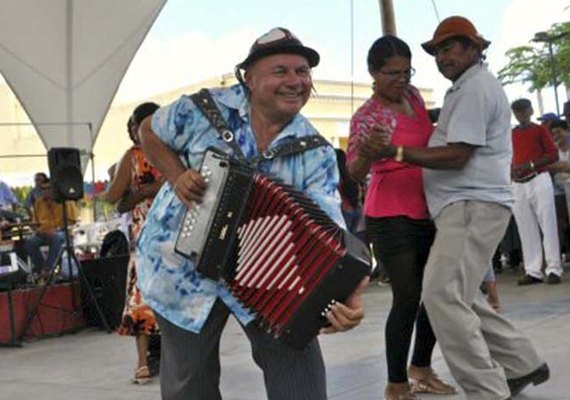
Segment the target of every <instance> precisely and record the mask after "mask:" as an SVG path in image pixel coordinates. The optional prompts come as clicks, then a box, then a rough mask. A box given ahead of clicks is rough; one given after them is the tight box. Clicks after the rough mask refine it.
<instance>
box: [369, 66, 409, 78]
mask: <svg viewBox="0 0 570 400" xmlns="http://www.w3.org/2000/svg"><path fill="white" fill-rule="evenodd" d="M378 72H380V73H381V74H382V75H386V76H387V77H388V78H390V79H393V80H396V79H398V78H399V77H401V76H403V77H404V78H406V79H407V80H410V78H411V77H412V76H414V74H415V73H416V70H415V69H414V67H410V68H409V69H407V70H405V71H382V70H378Z"/></svg>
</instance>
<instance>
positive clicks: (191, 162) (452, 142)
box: [0, 16, 570, 400]
mask: <svg viewBox="0 0 570 400" xmlns="http://www.w3.org/2000/svg"><path fill="white" fill-rule="evenodd" d="M489 45H490V42H489V41H487V40H486V39H485V38H484V37H483V35H481V34H480V33H479V32H478V31H477V29H476V28H475V26H474V25H473V24H472V23H471V22H470V21H469V20H467V19H466V18H463V17H459V16H454V17H450V18H447V19H445V20H443V21H442V22H441V23H440V24H439V25H438V26H437V28H436V29H435V31H434V34H433V37H432V38H431V39H430V40H428V41H426V42H425V43H423V45H422V47H423V50H425V51H426V52H427V53H428V54H430V55H432V56H433V57H434V60H435V63H436V65H437V67H438V70H439V72H440V73H441V75H442V76H443V77H445V78H446V79H447V80H449V81H450V85H451V86H450V88H449V89H448V90H447V92H446V94H445V98H444V101H443V106H442V108H441V110H440V111H439V112H437V113H436V112H431V110H427V109H426V105H425V102H424V99H423V98H422V96H421V94H420V91H419V90H418V89H417V88H416V87H415V86H413V85H412V84H411V78H412V76H413V74H414V72H415V71H414V68H413V66H412V52H411V49H410V48H409V46H408V45H407V44H406V42H405V41H404V40H402V39H401V38H398V37H396V36H392V35H385V36H382V37H380V38H378V39H377V40H376V41H374V43H373V44H372V45H371V47H370V49H369V52H368V55H367V65H368V71H369V73H370V76H371V78H372V81H373V85H372V93H371V96H370V98H369V99H368V100H367V101H365V102H364V104H363V105H362V106H360V107H359V109H358V110H357V111H356V113H355V114H354V115H353V117H352V119H351V123H350V136H349V141H348V148H347V150H346V152H345V151H343V150H341V149H336V151H335V150H334V149H333V148H332V147H331V146H330V145H322V146H317V147H312V148H309V149H305V150H302V151H298V152H291V153H288V154H287V155H285V156H282V157H280V156H275V157H259V156H260V155H262V154H267V152H268V151H269V150H273V151H274V150H276V149H277V148H279V147H280V146H283V145H289V146H290V147H292V144H293V143H298V142H299V141H303V140H304V139H306V138H308V137H312V136H315V135H318V133H317V131H316V130H315V128H314V127H313V126H312V125H311V123H310V122H309V121H308V120H307V119H306V118H305V117H304V116H302V115H301V113H300V112H301V110H302V108H303V107H304V106H305V104H306V103H307V101H308V100H309V97H310V94H311V90H312V77H311V69H312V68H314V67H316V66H317V65H318V64H319V61H320V56H319V54H318V52H317V51H315V50H314V49H312V48H310V47H307V46H305V45H304V44H303V43H302V42H301V41H300V40H299V39H298V38H297V37H296V36H295V35H294V34H293V33H291V32H290V31H289V30H287V29H285V28H274V29H272V30H271V31H269V32H268V33H266V34H264V35H263V36H261V37H260V38H258V39H257V40H256V41H255V42H254V43H253V45H252V46H251V48H250V51H249V54H248V56H247V57H246V58H245V59H244V60H243V61H242V62H240V63H239V64H238V65H237V67H236V77H237V79H238V84H236V85H234V86H231V87H229V88H222V89H220V88H212V89H209V94H210V96H211V97H212V100H213V102H214V103H215V105H216V106H217V108H218V109H219V112H220V115H218V118H221V119H222V120H224V121H225V123H226V124H227V127H228V129H229V131H230V133H231V136H228V135H226V134H225V133H222V134H221V135H220V134H219V132H218V126H216V123H215V119H211V118H208V116H207V115H205V114H204V113H203V111H202V109H201V108H200V107H199V105H198V104H196V103H195V102H194V100H193V99H192V98H191V97H190V96H182V97H181V98H180V99H178V100H177V101H175V102H174V103H172V104H170V105H167V106H164V107H159V106H158V105H157V104H154V103H144V104H141V105H140V106H138V107H137V108H136V109H135V110H134V111H133V114H132V116H131V117H130V118H129V121H128V124H127V130H128V134H129V137H130V138H131V140H132V141H133V146H132V147H131V148H130V149H128V150H127V152H126V153H125V155H124V156H123V158H122V159H121V160H120V162H118V164H117V165H116V166H115V167H114V168H113V169H112V170H111V173H112V175H113V176H112V182H111V185H110V187H109V188H108V190H107V192H106V193H105V199H106V200H107V201H109V202H110V203H113V204H115V205H116V207H117V210H118V211H119V212H121V213H124V214H125V215H127V214H128V215H130V216H131V222H130V224H131V227H132V228H131V233H130V237H129V239H130V242H131V244H132V248H131V258H130V263H129V272H128V284H127V288H126V293H127V296H126V297H127V300H126V303H125V310H124V315H123V320H122V323H121V326H120V327H119V333H121V334H123V335H130V336H134V337H135V338H136V339H135V343H136V348H137V358H138V359H137V365H136V368H135V372H134V376H133V382H135V383H140V384H142V383H146V382H148V381H149V380H150V378H151V377H152V376H154V375H156V374H158V371H155V370H154V369H153V368H149V364H150V363H151V360H149V351H150V350H149V343H150V341H151V338H152V337H158V338H159V340H160V346H159V347H160V359H161V361H160V386H161V395H162V398H163V399H166V400H178V399H200V400H216V399H221V393H220V390H219V383H220V355H219V345H220V337H221V335H222V332H223V330H224V327H225V325H226V323H227V320H228V317H229V315H230V314H233V315H234V316H235V317H236V318H237V320H238V321H239V322H240V324H241V326H242V327H243V330H244V332H245V334H246V336H247V338H248V340H249V341H250V342H251V346H252V355H253V359H254V361H255V363H256V364H257V365H258V366H259V368H261V370H262V371H263V376H264V382H265V386H266V390H267V396H268V398H269V399H271V400H279V399H283V400H285V399H295V400H302V399H307V400H309V399H310V400H319V399H323V400H324V399H326V398H327V390H326V374H325V366H324V361H323V357H322V354H321V350H320V347H319V342H318V339H317V338H315V339H313V340H312V341H311V342H310V343H309V344H308V346H307V347H306V348H305V349H302V350H297V349H293V348H291V347H288V346H287V345H285V344H284V343H282V342H281V341H279V340H276V339H275V338H274V337H273V336H272V335H271V334H269V333H268V332H267V331H265V330H264V329H262V328H260V327H259V326H258V325H257V324H255V323H254V322H253V319H254V316H253V315H252V313H251V312H250V310H248V309H245V308H244V307H243V306H242V305H241V304H240V303H239V302H238V301H237V300H236V298H235V297H234V296H233V295H232V293H231V292H230V291H229V290H228V288H227V286H225V285H224V284H223V283H222V282H217V281H213V280H210V279H207V278H205V277H204V276H202V275H201V274H200V273H199V272H197V270H196V265H195V263H194V262H193V261H192V260H191V259H188V258H185V257H183V256H181V255H179V254H177V253H176V252H175V251H174V243H175V242H176V237H177V234H178V229H179V226H180V224H181V221H182V218H183V216H184V212H185V210H186V209H187V208H192V207H194V206H195V205H199V204H200V203H201V202H202V200H203V198H204V194H205V192H206V190H207V186H208V183H207V178H206V177H205V176H203V175H202V174H200V172H199V169H200V164H201V161H202V159H203V157H204V154H205V152H206V150H207V149H209V148H215V149H217V150H218V151H220V152H224V153H226V154H229V155H230V156H232V157H234V158H237V159H241V160H254V159H255V160H256V163H255V165H254V167H255V168H256V169H257V171H259V172H260V173H262V174H265V175H267V176H270V177H272V178H276V179H278V180H279V181H280V182H282V183H284V184H287V185H290V186H292V187H294V188H296V189H297V190H300V191H302V192H304V193H305V194H307V195H308V196H309V197H310V198H311V199H312V200H313V201H314V202H315V203H316V204H317V205H318V206H319V207H320V208H321V209H322V211H324V212H325V213H326V214H327V215H328V216H329V217H330V218H331V219H332V220H333V221H335V222H336V223H337V224H338V225H339V226H341V227H345V228H346V229H348V230H349V231H351V232H353V233H354V234H355V235H356V236H357V237H359V238H360V239H361V240H362V241H364V242H366V243H367V244H368V245H369V246H370V247H371V249H372V251H373V256H374V258H375V259H376V261H377V263H378V264H379V265H382V268H383V269H384V270H385V273H386V274H387V276H388V278H389V282H390V288H391V291H392V304H391V308H390V312H389V315H388V318H387V320H386V323H385V349H386V364H387V371H388V374H387V383H386V386H385V390H384V398H385V399H387V400H414V399H418V397H417V394H418V393H431V394H439V395H447V394H453V393H456V392H457V388H456V387H454V386H453V385H452V384H450V383H447V382H444V381H443V380H442V379H441V378H440V377H439V376H438V374H437V373H436V371H435V370H434V369H433V368H432V367H431V356H432V352H433V349H434V347H435V345H436V343H437V344H439V346H440V348H441V350H442V354H443V356H444V359H445V361H446V363H447V366H448V367H449V369H450V371H451V373H452V375H453V377H454V379H455V382H456V383H457V385H458V386H459V387H460V388H461V389H462V390H463V392H464V393H465V395H466V398H467V399H468V400H482V399H485V400H506V399H511V398H512V397H513V396H516V395H517V394H518V393H520V392H521V391H522V390H523V389H524V388H525V387H526V386H528V385H529V384H535V385H537V384H540V383H542V382H544V381H546V380H547V379H548V378H549V369H548V366H547V364H546V363H545V362H544V360H542V358H541V357H540V356H539V355H538V354H537V352H536V351H535V349H534V346H533V345H532V343H531V342H530V341H529V340H528V338H527V337H526V336H525V335H524V334H523V333H522V332H521V331H520V330H519V329H517V328H516V327H514V326H513V325H512V324H511V323H509V322H508V320H507V319H506V318H505V317H504V316H503V315H501V314H500V312H499V311H500V305H499V299H498V292H497V285H496V281H495V276H494V269H496V268H497V267H496V266H495V268H494V267H493V260H495V261H496V260H497V259H498V258H497V257H498V255H500V254H501V252H502V250H501V242H502V240H503V238H504V236H505V231H506V230H507V227H508V226H509V222H510V221H511V219H512V218H511V216H514V221H515V222H516V227H518V233H519V235H520V241H521V247H522V261H523V265H524V271H525V274H524V276H523V277H522V278H521V279H520V280H519V282H518V283H519V285H532V284H536V283H541V282H546V283H548V284H558V283H560V282H561V279H562V273H563V268H562V259H561V252H562V250H570V245H569V244H570V237H569V235H568V227H569V225H570V224H569V221H568V208H567V201H566V194H565V192H566V190H570V158H569V157H570V155H569V150H568V121H569V118H570V103H569V102H567V103H566V104H565V106H564V114H565V119H561V118H560V117H559V116H557V115H548V114H546V115H544V116H542V117H541V118H540V120H541V121H542V124H541V125H539V124H535V123H533V122H531V117H532V115H533V110H532V105H531V102H530V101H529V100H528V99H516V100H514V101H512V102H509V100H508V99H507V96H506V94H505V92H504V90H503V88H502V87H501V85H500V83H499V81H498V80H497V79H496V78H495V77H494V76H493V74H492V73H490V72H489V71H488V69H487V66H486V64H485V63H484V60H485V50H486V49H487V48H488V47H489ZM512 116H514V117H515V118H516V120H517V121H518V125H517V126H516V127H515V128H514V129H512V128H511V118H512ZM226 132H227V131H226ZM35 181H36V187H35V188H34V190H33V191H32V192H31V193H30V196H29V198H28V199H27V200H26V202H25V205H26V208H28V209H30V212H31V213H32V215H33V218H34V220H35V221H37V222H38V224H39V226H38V229H37V231H36V233H35V234H34V235H33V236H32V237H30V238H29V239H28V240H27V242H26V243H27V245H26V246H27V250H28V253H29V254H30V257H31V259H32V262H33V264H34V265H35V268H36V269H37V271H38V272H41V271H49V270H51V269H52V268H53V267H54V265H53V264H54V260H55V257H57V252H56V249H61V246H62V245H63V244H62V237H61V229H62V224H61V211H62V210H63V204H59V205H57V204H56V205H54V203H53V202H51V201H50V196H49V189H50V184H49V178H48V177H47V176H46V175H45V174H36V176H35ZM4 192H5V188H3V186H1V185H0V194H2V193H4ZM2 196H3V197H2V198H5V199H7V200H6V201H7V202H10V201H12V200H11V198H10V196H6V195H2ZM67 206H69V207H70V208H69V209H68V210H67V215H68V217H69V218H70V220H71V221H74V220H75V215H76V213H75V211H74V210H73V204H72V203H71V204H66V207H67ZM0 223H2V225H0V226H5V225H6V224H5V222H3V221H2V220H0ZM511 224H512V221H511ZM204 234H206V233H205V232H204ZM44 244H49V247H50V251H49V254H48V257H47V259H43V256H42V254H41V253H40V252H39V247H40V246H41V245H44ZM52 247H53V249H54V250H53V252H52ZM561 249H562V250H561ZM368 280H369V279H368V277H367V278H365V279H364V280H363V281H362V282H361V283H360V285H358V287H357V288H356V289H355V290H354V292H353V293H352V294H351V295H350V296H349V297H348V298H347V299H346V300H345V301H344V302H343V303H336V304H335V305H333V306H332V307H331V309H330V310H329V311H328V312H327V313H326V319H327V320H328V326H327V327H325V328H323V330H322V333H323V334H330V333H335V332H341V331H347V330H350V329H353V328H354V327H356V326H357V325H359V323H360V321H361V320H362V318H364V306H363V301H362V293H363V290H364V288H365V287H366V285H367V284H368ZM481 288H483V289H484V290H485V291H486V292H487V294H488V299H487V300H486V299H485V298H484V297H483V296H482V294H481ZM414 331H415V339H414V341H413V349H412V355H411V359H410V357H409V353H410V349H411V347H412V338H413V337H414V336H413V333H414ZM154 357H155V358H156V355H154Z"/></svg>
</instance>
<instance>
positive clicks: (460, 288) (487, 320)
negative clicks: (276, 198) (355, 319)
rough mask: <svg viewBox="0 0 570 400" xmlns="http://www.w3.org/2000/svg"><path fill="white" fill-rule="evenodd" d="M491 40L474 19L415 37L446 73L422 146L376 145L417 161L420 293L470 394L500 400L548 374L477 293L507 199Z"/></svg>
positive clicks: (501, 98) (384, 139) (506, 114)
mask: <svg viewBox="0 0 570 400" xmlns="http://www.w3.org/2000/svg"><path fill="white" fill-rule="evenodd" d="M489 44H490V42H489V41H487V40H485V39H484V38H483V37H482V36H481V35H480V34H479V33H478V32H477V30H476V29H475V27H474V26H473V24H472V23H471V21H469V20H468V19H466V18H464V17H459V16H454V17H449V18H447V19H445V20H443V21H442V22H441V23H440V24H439V26H438V27H437V29H436V30H435V33H434V35H433V38H432V39H431V40H430V41H428V42H426V43H424V44H422V46H423V48H424V49H425V50H426V51H427V52H428V53H429V54H431V55H433V56H434V57H435V61H436V64H437V67H438V69H439V71H440V72H441V74H442V75H443V76H444V77H445V78H447V79H449V80H450V81H452V83H453V85H452V86H451V87H450V88H449V89H448V90H447V92H446V94H445V100H444V103H443V107H442V109H441V113H440V116H439V120H438V124H437V127H436V129H435V131H434V133H433V135H432V136H431V139H430V141H429V146H428V147H427V148H417V147H409V146H405V147H404V146H395V145H393V144H391V143H390V138H389V135H388V134H387V133H386V132H385V133H384V134H381V135H379V138H378V141H377V146H378V148H379V149H378V150H379V151H381V152H382V153H383V155H384V156H385V157H394V158H395V159H396V160H398V161H400V162H402V161H403V162H406V163H410V164H414V165H419V166H421V167H424V168H425V169H424V184H425V191H426V198H427V202H428V207H429V210H430V214H431V216H432V217H433V219H434V222H435V225H436V235H435V240H434V243H433V245H432V247H431V251H430V255H429V258H428V261H427V265H426V267H425V272H424V280H423V292H422V300H423V302H424V305H425V307H426V310H427V313H428V317H429V320H430V322H431V325H432V328H433V330H434V332H435V335H436V337H437V341H438V343H439V344H440V347H441V349H442V353H443V356H444V358H445V360H446V362H447V365H448V366H449V368H450V370H451V373H452V374H453V376H454V378H455V380H456V381H457V383H458V384H459V385H460V386H461V387H462V388H463V390H464V391H465V396H466V398H467V399H468V400H505V399H510V398H511V396H516V395H517V394H518V393H520V392H521V391H522V390H523V389H524V388H525V387H526V386H528V385H529V384H534V385H537V384H540V383H542V382H544V381H546V380H547V379H548V378H549V370H548V366H547V365H546V364H545V363H544V362H543V361H542V360H541V359H540V357H539V356H538V354H537V353H536V351H535V350H534V347H533V346H532V344H531V342H530V341H529V340H528V339H527V338H526V336H524V335H523V334H522V333H521V332H520V331H519V330H518V329H516V328H515V327H514V326H513V325H511V324H510V323H509V322H508V321H507V320H506V319H505V318H504V317H503V316H502V315H501V314H498V313H496V312H495V311H494V310H493V309H492V308H491V306H490V305H489V304H488V303H487V301H486V300H485V299H484V298H483V296H481V293H480V292H479V285H480V284H481V281H482V280H483V277H484V275H485V273H486V272H487V270H488V269H489V268H490V265H491V258H492V256H493V253H494V252H495V250H496V248H497V246H498V244H499V242H500V241H501V239H502V237H503V235H504V232H505V229H506V227H507V224H508V222H509V218H510V216H511V209H512V207H513V203H514V198H513V192H512V187H511V176H510V165H511V157H512V144H511V138H510V119H511V113H510V109H509V102H508V100H507V97H506V95H505V92H504V90H503V88H502V87H501V84H500V83H499V81H498V80H497V79H496V78H495V77H494V76H493V75H492V74H491V73H490V72H489V71H488V70H487V68H486V67H485V65H484V64H483V63H482V60H483V50H485V49H486V48H487V47H488V46H489Z"/></svg>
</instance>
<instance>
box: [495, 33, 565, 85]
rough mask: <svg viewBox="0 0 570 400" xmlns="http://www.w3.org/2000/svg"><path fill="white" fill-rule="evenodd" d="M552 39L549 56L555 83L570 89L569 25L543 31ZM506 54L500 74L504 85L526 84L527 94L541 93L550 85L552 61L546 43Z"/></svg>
mask: <svg viewBox="0 0 570 400" xmlns="http://www.w3.org/2000/svg"><path fill="white" fill-rule="evenodd" d="M546 33H547V35H548V37H550V38H552V53H553V58H554V61H555V66H556V78H557V83H561V84H563V85H565V87H566V92H568V89H569V88H570V40H569V38H570V22H563V23H559V24H554V25H552V26H551V27H550V29H549V30H548V31H547V32H546ZM505 55H506V56H507V58H508V63H507V65H505V66H504V67H503V68H502V69H501V70H500V71H499V72H498V78H499V80H500V81H501V83H502V84H503V85H508V84H512V83H515V82H517V83H518V82H522V83H529V84H530V88H529V89H530V91H531V92H533V91H535V90H537V91H538V92H540V91H541V90H542V89H544V88H545V87H549V86H553V85H554V81H553V76H552V64H551V62H552V59H551V57H550V53H549V47H548V43H543V42H540V43H538V42H535V44H534V45H532V46H531V45H528V46H520V47H514V48H512V49H509V50H508V51H507V52H506V53H505Z"/></svg>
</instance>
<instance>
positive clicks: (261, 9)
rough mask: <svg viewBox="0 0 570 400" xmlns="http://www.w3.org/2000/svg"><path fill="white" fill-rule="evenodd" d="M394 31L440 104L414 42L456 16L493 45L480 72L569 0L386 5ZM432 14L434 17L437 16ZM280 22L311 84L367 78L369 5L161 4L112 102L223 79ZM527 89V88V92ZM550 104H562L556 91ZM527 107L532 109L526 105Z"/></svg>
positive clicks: (511, 90)
mask: <svg viewBox="0 0 570 400" xmlns="http://www.w3.org/2000/svg"><path fill="white" fill-rule="evenodd" d="M393 4H394V11H395V17H396V30H397V34H398V36H399V37H400V38H402V39H403V40H405V41H406V42H407V43H408V44H409V45H410V48H411V49H412V54H413V59H412V63H413V65H414V67H415V68H416V70H417V73H416V75H415V76H414V78H413V80H412V83H413V84H415V85H416V86H419V87H425V88H433V89H435V93H434V100H435V101H436V103H437V104H441V100H442V98H443V93H444V91H445V88H447V87H448V86H449V82H448V81H446V80H445V79H444V78H443V77H441V75H440V74H439V73H438V71H437V69H436V67H435V63H434V60H433V57H431V56H429V55H428V54H427V53H425V52H424V51H423V50H422V49H421V47H420V44H421V43H422V42H425V41H427V40H429V39H430V38H431V37H432V35H433V31H434V30H435V28H436V26H437V24H438V22H439V20H441V19H444V18H446V17H448V16H451V15H463V16H465V17H467V18H469V19H471V21H472V22H473V23H474V24H475V26H476V27H477V29H478V31H479V32H480V33H481V34H482V35H483V36H484V37H485V38H486V39H488V40H491V42H492V44H491V46H490V48H489V49H488V51H487V61H488V63H489V68H490V69H491V70H492V71H494V72H497V71H498V70H499V69H501V68H502V67H503V66H504V65H505V64H506V58H505V57H504V53H505V51H506V50H507V49H509V48H512V47H516V46H521V45H527V44H529V43H530V40H531V39H532V37H533V36H534V34H535V33H536V32H539V31H545V30H547V29H549V28H550V27H551V25H552V24H553V23H556V22H563V21H569V20H570V0H541V1H536V0H477V1H466V0H393ZM436 10H437V12H436ZM275 26H283V27H286V28H288V29H290V30H291V31H292V32H293V33H294V34H295V35H297V36H298V37H299V38H300V39H301V40H302V41H303V43H304V44H305V45H308V46H310V47H313V48H315V49H316V50H317V51H318V52H319V53H320V55H321V63H320V64H319V66H317V67H316V68H315V69H314V71H313V73H314V77H315V78H316V79H335V80H351V79H354V80H355V81H358V82H367V81H370V77H369V75H368V72H367V70H366V63H365V60H366V55H367V52H368V48H369V47H370V45H371V44H372V42H373V41H374V40H375V39H377V38H378V37H380V36H381V35H382V28H381V19H380V8H379V2H378V0H288V1H286V2H285V1H270V0H240V1H228V0H208V1H203V0H168V1H167V3H166V5H165V6H164V8H163V10H162V12H161V14H160V15H159V17H158V19H157V20H156V22H155V24H154V25H153V27H152V28H151V30H150V32H149V34H148V35H147V37H146V39H145V41H144V42H143V44H142V46H141V48H140V49H139V51H138V53H137V54H136V56H135V58H134V59H133V61H132V63H131V65H130V67H129V69H128V71H127V74H126V75H125V77H124V79H123V81H122V83H121V86H120V88H119V91H118V92H117V95H116V97H115V101H116V102H124V101H133V100H139V99H143V98H144V97H147V96H151V95H153V94H156V93H160V92H164V91H167V90H170V89H175V88H179V87H182V86H184V85H188V84H191V83H194V82H197V81H200V80H202V79H207V78H211V77H213V76H217V75H221V74H224V73H229V72H232V71H233V67H234V65H235V64H237V63H238V62H239V61H241V60H242V59H243V58H245V56H246V55H247V52H248V50H249V47H250V45H251V44H252V43H253V41H254V40H255V38H257V37H258V36H260V35H261V34H263V33H265V32H267V31H268V30H270V29H271V28H273V27H275ZM527 87H528V86H527ZM527 87H524V86H520V85H516V86H514V85H509V86H507V87H506V90H507V94H508V96H509V98H510V99H511V100H513V99H516V98H520V97H529V98H530V99H531V100H532V101H533V103H535V102H536V94H530V93H528V92H527ZM543 97H544V100H545V108H546V110H545V111H554V110H555V106H554V91H553V89H552V88H546V89H545V91H544V92H543ZM559 100H560V103H563V102H564V101H566V100H567V98H566V92H565V91H564V89H563V88H562V87H560V88H559ZM535 108H536V104H535Z"/></svg>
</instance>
